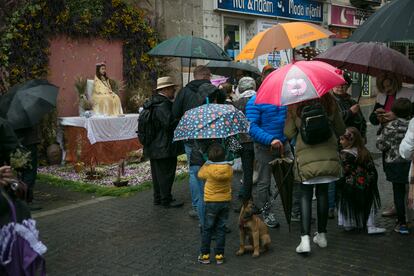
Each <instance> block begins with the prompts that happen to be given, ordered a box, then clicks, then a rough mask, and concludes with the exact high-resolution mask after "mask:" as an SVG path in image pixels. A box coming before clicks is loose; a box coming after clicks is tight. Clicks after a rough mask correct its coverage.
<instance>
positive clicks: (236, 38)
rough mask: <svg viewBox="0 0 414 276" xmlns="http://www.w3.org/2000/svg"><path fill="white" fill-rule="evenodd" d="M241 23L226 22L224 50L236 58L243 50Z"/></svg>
mask: <svg viewBox="0 0 414 276" xmlns="http://www.w3.org/2000/svg"><path fill="white" fill-rule="evenodd" d="M240 31H241V30H240V25H234V24H224V43H223V45H224V51H226V53H227V54H228V55H229V56H230V57H231V58H232V59H234V58H235V57H236V56H237V55H238V54H239V53H240V50H241V43H240V42H241V33H240Z"/></svg>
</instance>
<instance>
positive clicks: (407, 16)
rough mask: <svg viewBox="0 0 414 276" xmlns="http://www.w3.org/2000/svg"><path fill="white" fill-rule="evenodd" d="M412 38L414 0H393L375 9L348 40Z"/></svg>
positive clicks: (413, 35) (382, 40)
mask: <svg viewBox="0 0 414 276" xmlns="http://www.w3.org/2000/svg"><path fill="white" fill-rule="evenodd" d="M413 39H414V1H413V0H394V1H391V2H389V3H387V4H385V5H384V6H383V7H381V8H380V9H379V10H378V11H376V12H375V13H374V14H373V15H371V16H370V17H369V18H368V20H367V21H365V22H364V24H362V26H361V27H359V28H358V29H356V31H355V32H354V33H353V34H352V36H351V37H350V38H349V41H355V42H362V41H366V42H369V41H377V42H387V41H400V40H413Z"/></svg>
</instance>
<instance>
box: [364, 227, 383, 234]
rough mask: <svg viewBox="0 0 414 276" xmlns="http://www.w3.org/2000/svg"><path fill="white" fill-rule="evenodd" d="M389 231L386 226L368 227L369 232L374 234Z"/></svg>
mask: <svg viewBox="0 0 414 276" xmlns="http://www.w3.org/2000/svg"><path fill="white" fill-rule="evenodd" d="M386 231H387V229H385V228H381V227H375V226H369V227H368V234H370V235H374V234H383V233H385V232H386Z"/></svg>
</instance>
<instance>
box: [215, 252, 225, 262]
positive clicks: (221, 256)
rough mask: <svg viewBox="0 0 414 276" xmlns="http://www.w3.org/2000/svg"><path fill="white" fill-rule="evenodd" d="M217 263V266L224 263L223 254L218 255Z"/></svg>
mask: <svg viewBox="0 0 414 276" xmlns="http://www.w3.org/2000/svg"><path fill="white" fill-rule="evenodd" d="M216 262H217V264H222V263H224V256H223V254H216Z"/></svg>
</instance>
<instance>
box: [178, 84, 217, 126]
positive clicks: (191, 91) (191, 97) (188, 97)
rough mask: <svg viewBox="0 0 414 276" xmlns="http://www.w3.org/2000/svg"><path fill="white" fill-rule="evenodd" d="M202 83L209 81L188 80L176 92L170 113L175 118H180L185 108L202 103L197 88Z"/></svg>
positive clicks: (188, 108)
mask: <svg viewBox="0 0 414 276" xmlns="http://www.w3.org/2000/svg"><path fill="white" fill-rule="evenodd" d="M204 83H210V81H209V80H193V81H190V82H189V83H188V84H187V85H186V86H185V87H183V88H182V89H181V90H180V92H178V94H177V97H176V99H175V101H174V104H173V107H172V114H173V116H174V118H175V119H177V120H180V119H181V117H182V116H183V115H184V113H185V112H186V111H187V110H190V109H192V108H194V107H197V106H200V105H201V104H202V103H203V101H202V99H201V96H200V95H199V94H198V88H199V87H200V86H201V85H202V84H204Z"/></svg>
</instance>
